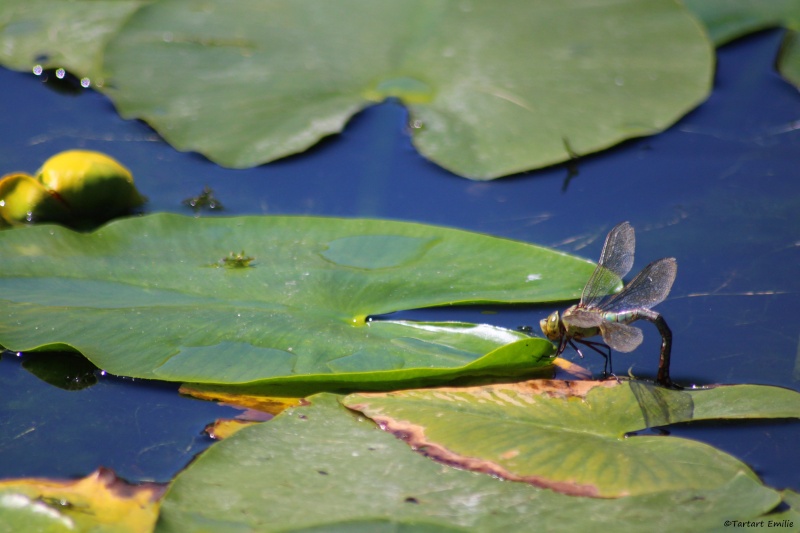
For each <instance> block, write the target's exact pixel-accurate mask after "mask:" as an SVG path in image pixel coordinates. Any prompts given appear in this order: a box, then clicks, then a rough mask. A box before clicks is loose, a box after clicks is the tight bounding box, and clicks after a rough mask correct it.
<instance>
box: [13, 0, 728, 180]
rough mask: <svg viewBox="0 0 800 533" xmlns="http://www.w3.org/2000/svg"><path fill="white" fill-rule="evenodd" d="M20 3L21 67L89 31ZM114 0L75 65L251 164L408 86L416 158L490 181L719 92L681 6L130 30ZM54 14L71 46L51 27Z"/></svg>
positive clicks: (230, 160)
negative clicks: (100, 57)
mask: <svg viewBox="0 0 800 533" xmlns="http://www.w3.org/2000/svg"><path fill="white" fill-rule="evenodd" d="M6 3H8V4H9V5H8V6H6V7H4V8H2V9H1V10H0V17H3V18H5V19H7V20H8V23H9V24H10V25H11V26H12V27H13V29H14V31H13V32H10V31H6V35H5V39H7V40H8V41H9V43H10V45H9V49H10V50H11V51H12V53H13V54H15V57H14V58H13V61H12V63H11V64H12V65H18V66H17V68H20V66H19V65H20V64H25V61H20V60H19V59H18V58H17V57H16V56H18V55H23V56H24V57H25V60H27V61H30V56H31V55H32V53H31V52H30V50H31V41H33V40H34V39H38V41H37V44H39V46H40V47H41V48H36V49H35V50H36V52H35V53H36V54H41V53H46V54H47V53H51V52H49V50H51V49H52V50H60V49H62V48H67V49H69V50H73V48H72V47H74V46H75V41H76V40H79V42H80V43H81V44H83V43H85V37H84V36H83V35H78V36H76V35H75V34H76V33H77V31H76V30H75V26H76V25H79V26H80V27H85V25H86V23H85V22H84V19H82V18H81V17H80V16H78V14H79V13H83V12H84V10H85V9H86V5H85V4H86V3H85V2H69V3H65V2H59V3H57V4H58V12H59V13H60V14H61V17H59V18H57V19H54V18H53V17H52V16H51V15H45V14H42V15H40V14H39V12H40V11H45V12H46V10H43V9H42V7H41V6H39V5H38V4H37V3H33V4H30V3H29V2H27V0H25V1H23V0H9V1H8V2H6ZM108 3H110V4H121V5H119V6H114V7H113V9H112V8H110V9H111V11H109V13H108V16H107V20H98V19H100V18H101V17H99V16H98V15H97V14H94V15H93V18H92V20H93V21H98V23H99V26H100V30H98V39H97V40H99V41H101V42H102V41H103V40H105V39H106V38H107V39H108V46H107V47H106V48H105V49H104V51H103V52H104V58H105V63H104V65H103V67H102V70H100V69H98V67H97V66H96V65H95V64H94V63H93V62H92V61H90V60H89V59H88V58H87V59H83V60H81V61H77V60H76V61H74V62H72V64H74V65H76V66H78V67H82V68H89V69H90V70H91V72H92V73H91V74H90V75H91V76H95V77H98V76H99V77H100V78H101V79H102V78H106V77H107V78H108V79H107V80H105V85H104V86H103V87H102V88H101V90H103V91H104V92H106V93H107V94H108V95H109V96H110V97H111V98H112V99H113V100H114V102H115V104H116V106H117V108H118V110H119V111H120V113H121V114H122V115H123V116H125V117H137V118H141V119H144V120H146V121H147V122H148V123H149V124H151V125H152V126H153V127H154V128H155V129H156V130H157V131H158V132H159V133H160V134H161V135H162V136H163V137H164V138H165V139H166V140H167V141H168V142H170V143H171V144H172V145H173V146H175V147H176V148H178V149H179V150H193V151H198V152H200V153H203V154H205V155H206V156H208V157H209V158H210V159H212V160H213V161H215V162H217V163H220V164H222V165H225V166H230V167H238V168H242V167H250V166H254V165H258V164H260V163H264V162H267V161H272V160H275V159H277V158H281V157H285V156H287V155H290V154H294V153H297V152H300V151H303V150H305V149H307V148H309V147H310V146H312V145H314V144H315V143H317V142H318V141H319V140H320V139H321V138H323V137H325V136H328V135H331V134H333V133H337V132H339V131H341V130H342V128H343V127H344V125H345V123H346V122H347V121H348V120H349V119H350V117H351V116H352V115H354V114H355V113H357V112H358V111H359V110H361V109H362V108H364V107H366V106H368V105H372V104H374V103H376V102H379V101H382V100H384V99H386V98H398V99H400V100H401V101H402V102H403V103H404V104H405V105H406V106H407V107H408V109H409V113H410V115H411V116H410V124H411V125H412V128H411V133H412V137H413V142H414V145H415V146H416V147H417V148H418V150H419V151H420V153H422V154H423V155H424V156H425V157H427V158H429V159H431V160H432V161H434V162H436V163H437V164H439V165H441V166H443V167H445V168H447V169H449V170H451V171H453V172H455V173H457V174H460V175H463V176H467V177H470V178H475V179H491V178H495V177H498V176H503V175H508V174H513V173H517V172H521V171H524V170H528V169H531V168H537V167H542V166H546V165H551V164H554V163H558V162H562V161H565V160H568V159H570V158H571V157H572V155H573V154H574V153H577V154H586V153H590V152H594V151H597V150H602V149H604V148H607V147H609V146H612V145H614V144H617V143H619V142H621V141H623V140H625V139H629V138H631V137H636V136H641V135H647V134H652V133H655V132H658V131H661V130H663V129H664V128H666V127H668V126H670V125H671V124H672V123H674V122H675V121H676V120H677V119H678V118H680V117H681V116H682V115H683V114H685V113H686V112H687V111H689V110H691V109H692V108H693V107H694V106H696V105H697V104H698V103H699V102H701V101H703V100H704V99H705V98H706V96H707V94H708V92H709V90H710V82H711V77H712V74H713V60H714V59H713V50H712V48H711V46H710V43H709V42H708V39H707V38H706V36H705V35H704V33H703V32H702V30H701V28H700V27H699V26H698V24H697V22H696V20H695V19H694V18H693V17H692V16H691V15H690V14H689V13H688V12H687V11H686V10H685V9H684V8H683V7H682V6H680V5H679V4H677V3H676V2H674V1H672V0H651V1H649V2H641V1H640V0H622V1H620V0H566V1H562V2H558V3H551V2H528V1H525V0H504V1H500V2H497V1H496V2H467V3H465V2H462V1H457V0H445V1H440V2H433V3H432V2H424V1H419V0H417V1H405V2H389V3H387V2H379V3H376V2H372V1H370V0H343V1H339V2H334V3H332V2H324V1H320V0H294V1H292V2H286V1H281V0H273V1H269V2H264V1H263V0H240V1H238V2H234V3H230V2H226V1H224V0H208V1H206V2H203V5H202V8H198V5H197V3H196V2H194V1H193V0H162V1H159V2H151V3H148V4H147V5H145V6H144V7H142V8H141V9H139V10H137V11H136V12H135V13H133V14H132V15H131V16H130V17H129V18H127V20H126V22H125V24H124V25H122V27H121V28H120V29H119V31H116V27H117V25H118V24H119V20H120V17H121V16H123V14H124V13H127V12H129V11H132V9H133V4H126V3H124V2H108ZM92 4H93V5H94V4H96V5H97V7H96V9H97V11H103V10H104V9H105V8H106V6H104V5H103V4H105V3H102V2H93V3H92ZM28 5H33V6H35V7H32V8H30V9H27V6H28ZM71 6H74V10H75V12H74V13H71V12H70V7H71ZM112 11H113V12H112ZM51 25H52V27H53V28H54V31H53V32H52V33H54V34H56V35H63V39H64V40H65V41H68V42H67V43H61V42H53V41H51V40H50V39H52V37H51V36H50V35H47V36H43V35H42V32H43V28H47V27H50V26H51ZM64 26H67V28H66V29H64ZM55 29H57V30H58V31H55ZM20 42H24V43H25V45H22V44H20ZM96 46H97V44H96V43H93V46H92V47H90V48H91V49H92V50H95V47H96ZM52 54H55V52H52ZM95 56H96V53H92V54H91V57H95ZM10 60H11V59H10V58H9V59H6V61H10ZM24 68H26V69H27V68H30V67H29V66H27V65H25V67H24ZM80 72H83V71H80ZM81 75H83V74H81Z"/></svg>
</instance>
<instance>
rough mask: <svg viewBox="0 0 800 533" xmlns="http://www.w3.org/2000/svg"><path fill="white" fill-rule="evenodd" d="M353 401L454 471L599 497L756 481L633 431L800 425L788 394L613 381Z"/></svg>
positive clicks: (685, 445)
mask: <svg viewBox="0 0 800 533" xmlns="http://www.w3.org/2000/svg"><path fill="white" fill-rule="evenodd" d="M344 403H345V405H347V406H348V407H350V408H352V409H356V410H358V411H361V412H363V413H364V414H365V415H367V416H368V417H370V418H372V419H373V420H375V421H376V422H378V423H379V424H380V425H381V427H384V428H386V429H387V430H388V431H391V432H394V433H397V434H400V435H403V437H404V438H405V439H406V440H408V442H409V444H410V445H411V446H412V447H414V448H416V449H420V450H422V451H423V452H424V453H425V454H426V455H429V456H433V457H435V458H437V459H440V460H442V461H443V462H445V463H446V464H450V465H457V466H460V467H462V468H466V469H471V470H477V471H482V472H490V473H492V474H494V475H497V476H501V477H504V478H507V479H512V480H516V481H526V482H529V483H533V484H535V485H538V486H542V487H548V488H552V489H554V490H558V491H560V492H564V493H567V494H579V495H585V496H600V497H619V496H625V495H631V494H634V495H635V494H649V493H654V492H660V491H671V490H679V488H680V487H684V488H687V489H688V488H691V489H694V490H707V489H713V488H715V487H718V486H720V485H724V484H726V483H729V482H731V481H732V480H733V479H734V478H735V477H736V476H737V475H739V474H740V473H742V472H744V473H746V474H747V475H749V476H753V474H752V472H751V471H750V469H749V468H747V466H745V465H744V464H743V463H741V462H740V461H738V460H736V459H734V458H733V457H731V456H729V455H726V454H724V453H722V452H720V451H718V450H716V449H714V448H712V447H710V446H708V445H705V444H702V443H699V442H695V441H691V440H687V439H681V438H675V437H665V436H653V435H640V436H635V437H628V438H626V436H627V434H628V433H630V432H633V431H638V430H642V429H645V428H648V427H654V426H662V425H667V424H672V423H678V422H688V421H691V420H701V419H711V418H756V417H759V418H767V417H795V418H800V394H798V393H797V392H795V391H792V390H788V389H781V388H777V387H765V386H756V385H740V386H724V387H715V388H711V389H707V390H687V391H675V390H670V389H665V388H660V387H655V386H653V385H650V384H646V383H644V382H638V381H631V382H625V383H618V382H616V381H611V380H610V381H603V382H591V381H578V382H569V381H549V380H532V381H528V382H523V383H518V384H503V385H490V386H485V387H473V388H443V389H426V390H410V391H398V392H391V393H386V394H353V395H350V396H348V397H347V398H346V399H345V401H344Z"/></svg>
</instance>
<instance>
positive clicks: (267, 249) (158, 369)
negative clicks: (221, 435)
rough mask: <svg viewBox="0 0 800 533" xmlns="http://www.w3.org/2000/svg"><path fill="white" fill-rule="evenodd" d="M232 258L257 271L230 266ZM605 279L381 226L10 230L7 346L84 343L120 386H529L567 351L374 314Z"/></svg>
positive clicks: (476, 239)
mask: <svg viewBox="0 0 800 533" xmlns="http://www.w3.org/2000/svg"><path fill="white" fill-rule="evenodd" d="M231 250H237V251H242V250H243V251H244V255H246V256H249V257H253V258H254V259H253V261H252V262H250V263H249V265H247V266H245V265H244V263H245V262H246V261H245V262H242V264H241V265H240V268H229V267H228V266H222V265H226V263H224V262H221V261H220V259H222V258H228V259H230V257H229V256H228V254H229V252H230V251H231ZM231 263H232V264H236V261H232V262H231ZM592 268H593V265H592V264H591V263H590V262H588V261H585V260H582V259H578V258H575V257H570V256H568V255H566V254H563V253H560V252H555V251H552V250H547V249H544V248H541V247H537V246H533V245H529V244H525V243H521V242H515V241H509V240H505V239H499V238H495V237H490V236H486V235H479V234H475V233H469V232H465V231H459V230H453V229H447V228H441V227H434V226H426V225H421V224H413V223H401V222H391V221H381V220H353V219H329V218H314V217H241V218H214V219H196V218H192V217H184V216H178V215H169V214H160V215H151V216H145V217H140V218H132V219H127V220H120V221H116V222H114V223H111V224H109V225H107V226H105V227H102V228H100V229H98V230H96V231H95V232H93V233H90V234H82V233H77V232H74V231H71V230H68V229H65V228H63V227H60V226H47V225H42V226H34V227H28V228H22V229H14V230H7V231H4V232H0V302H2V310H1V311H0V344H2V345H3V346H5V347H7V348H9V349H12V350H18V351H26V350H33V349H50V350H57V349H64V348H65V346H68V347H72V348H74V349H77V350H78V351H80V352H82V353H83V354H84V355H86V357H88V358H89V359H90V360H91V361H92V362H93V363H94V364H96V365H97V366H98V367H100V368H103V369H105V370H107V371H109V372H112V373H115V374H119V375H125V376H134V377H143V378H155V379H163V380H173V381H189V382H199V383H227V384H231V383H252V382H256V381H262V380H266V381H269V382H275V381H276V380H277V381H295V382H305V383H308V382H324V383H327V384H331V383H335V382H337V381H341V382H343V383H347V382H350V383H355V382H359V383H370V382H373V383H376V382H377V383H386V382H391V381H403V380H411V379H416V378H420V377H432V376H442V377H446V378H452V377H455V376H458V375H462V374H481V375H491V374H500V375H506V376H514V375H518V374H520V373H523V372H526V371H529V370H530V369H531V368H532V367H535V366H541V365H546V364H549V363H550V362H551V356H552V352H553V347H552V344H550V342H548V341H546V340H544V339H535V338H529V337H527V336H526V335H524V334H522V333H519V332H515V331H511V330H506V329H503V328H498V327H493V326H488V325H475V324H464V323H449V322H444V323H422V322H420V323H417V322H408V321H398V320H367V317H368V316H371V315H380V314H385V313H390V312H393V311H397V310H403V309H414V308H420V307H430V306H438V305H450V304H464V303H475V302H509V303H519V302H544V301H556V300H566V299H570V298H576V297H577V296H578V295H579V294H580V290H581V286H582V285H583V283H584V282H585V280H586V279H588V277H589V275H590V273H591V271H592ZM484 354H487V355H486V356H485V357H482V356H484Z"/></svg>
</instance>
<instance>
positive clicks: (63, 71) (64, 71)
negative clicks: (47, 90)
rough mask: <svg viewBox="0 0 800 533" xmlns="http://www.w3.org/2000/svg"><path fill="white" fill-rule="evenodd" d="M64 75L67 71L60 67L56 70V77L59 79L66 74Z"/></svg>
mask: <svg viewBox="0 0 800 533" xmlns="http://www.w3.org/2000/svg"><path fill="white" fill-rule="evenodd" d="M66 75H67V71H66V70H64V69H63V68H60V69H58V70H56V78H58V79H60V80H63V79H64V76H66Z"/></svg>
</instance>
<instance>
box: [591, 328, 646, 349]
mask: <svg viewBox="0 0 800 533" xmlns="http://www.w3.org/2000/svg"><path fill="white" fill-rule="evenodd" d="M600 334H601V335H602V336H603V340H604V341H605V343H606V344H608V345H609V346H611V348H612V349H614V350H616V351H618V352H632V351H633V350H635V349H636V348H637V347H638V346H639V345H640V344H642V339H643V338H644V335H642V330H640V329H639V328H636V327H633V326H629V325H627V324H622V323H621V322H603V323H602V324H600Z"/></svg>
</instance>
